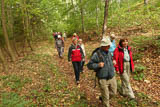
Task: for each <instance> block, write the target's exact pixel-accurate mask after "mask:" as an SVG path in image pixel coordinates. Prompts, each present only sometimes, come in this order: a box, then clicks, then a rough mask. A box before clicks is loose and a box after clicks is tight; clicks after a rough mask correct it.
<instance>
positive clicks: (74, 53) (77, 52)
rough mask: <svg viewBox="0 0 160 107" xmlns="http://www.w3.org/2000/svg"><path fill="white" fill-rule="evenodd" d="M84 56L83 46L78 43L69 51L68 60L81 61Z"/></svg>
mask: <svg viewBox="0 0 160 107" xmlns="http://www.w3.org/2000/svg"><path fill="white" fill-rule="evenodd" d="M83 57H84V54H83V51H82V48H81V47H80V46H79V45H77V47H76V46H75V45H73V44H72V45H71V46H70V48H69V51H68V61H70V60H72V62H80V61H82V59H83Z"/></svg>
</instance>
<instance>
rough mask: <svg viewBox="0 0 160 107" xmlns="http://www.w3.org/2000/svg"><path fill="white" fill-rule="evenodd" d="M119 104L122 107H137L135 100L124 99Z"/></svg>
mask: <svg viewBox="0 0 160 107" xmlns="http://www.w3.org/2000/svg"><path fill="white" fill-rule="evenodd" d="M118 103H119V104H121V105H122V107H123V106H124V107H137V104H138V103H137V102H136V101H135V100H128V99H123V100H120V101H118Z"/></svg>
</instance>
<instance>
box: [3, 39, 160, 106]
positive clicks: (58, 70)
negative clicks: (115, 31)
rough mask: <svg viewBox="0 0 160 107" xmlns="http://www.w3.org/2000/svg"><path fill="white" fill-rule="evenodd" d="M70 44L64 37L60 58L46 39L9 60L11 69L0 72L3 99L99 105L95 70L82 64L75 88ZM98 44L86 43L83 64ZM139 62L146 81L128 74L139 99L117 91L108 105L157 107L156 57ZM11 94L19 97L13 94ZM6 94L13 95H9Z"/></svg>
mask: <svg viewBox="0 0 160 107" xmlns="http://www.w3.org/2000/svg"><path fill="white" fill-rule="evenodd" d="M70 44H71V38H67V40H66V42H65V52H64V58H63V59H60V58H59V57H58V53H57V50H56V49H55V46H54V42H53V41H48V40H47V41H41V42H39V43H38V44H37V45H34V47H35V50H34V51H32V52H28V54H27V55H26V56H22V57H19V59H18V60H17V61H16V62H15V63H10V64H9V69H10V71H9V72H1V75H0V80H1V81H0V93H1V95H0V97H1V98H2V96H3V97H4V98H3V99H2V102H6V101H7V102H10V103H12V102H18V101H19V102H22V103H24V102H23V101H21V100H23V97H25V98H26V99H25V100H27V101H28V100H30V101H31V102H30V103H31V104H33V105H35V106H47V107H53V106H54V107H57V106H58V107H101V102H100V100H99V96H100V92H99V87H98V84H97V87H96V88H94V85H95V81H94V80H95V73H94V72H93V71H91V70H88V69H87V67H86V66H84V73H82V74H81V75H80V87H77V85H76V83H75V76H74V71H73V67H72V63H71V62H68V60H67V54H68V48H69V46H70ZM97 47H99V42H98V41H88V42H86V43H85V49H86V56H87V58H86V59H87V60H86V63H87V62H88V61H89V57H90V55H91V52H92V51H93V50H94V49H95V48H97ZM147 55H148V54H147ZM147 61H149V62H147ZM142 62H143V63H144V64H146V66H147V71H150V72H147V71H145V80H147V81H145V80H143V81H136V80H134V79H133V76H132V77H131V84H132V87H133V90H134V92H135V95H136V97H137V100H138V102H134V101H128V99H127V98H125V97H122V96H120V95H119V93H117V95H116V96H115V97H114V98H112V99H111V100H110V104H111V107H121V106H132V107H133V105H139V104H140V105H141V106H142V105H143V106H145V107H158V106H157V105H158V104H159V103H157V102H158V101H159V96H160V93H159V91H156V90H160V87H159V73H158V70H159V68H158V67H159V65H157V64H160V63H159V58H156V59H155V58H154V59H151V58H149V57H147V58H142ZM155 62H156V63H155ZM155 66H157V70H155ZM116 78H117V81H118V82H117V83H118V88H119V85H120V79H119V76H118V75H117V76H116ZM148 82H149V83H148ZM157 84H158V85H157ZM13 93H14V94H16V95H19V97H18V98H17V97H16V96H12V94H13ZM9 95H11V96H12V97H10V98H8V96H9ZM21 96H22V98H21ZM14 97H16V98H14ZM14 99H15V101H14ZM27 105H28V104H27ZM141 106H140V107H141Z"/></svg>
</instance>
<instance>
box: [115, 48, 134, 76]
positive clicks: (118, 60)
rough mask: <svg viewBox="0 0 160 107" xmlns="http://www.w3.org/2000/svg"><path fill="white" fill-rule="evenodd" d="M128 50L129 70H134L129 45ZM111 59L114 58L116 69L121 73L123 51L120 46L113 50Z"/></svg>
mask: <svg viewBox="0 0 160 107" xmlns="http://www.w3.org/2000/svg"><path fill="white" fill-rule="evenodd" d="M128 52H129V56H130V65H131V71H132V72H133V71H134V63H133V57H132V51H131V47H129V46H128ZM113 59H114V60H116V65H115V68H116V71H119V73H120V74H122V73H123V66H124V51H123V49H122V47H121V46H118V47H117V48H116V49H115V50H114V55H113Z"/></svg>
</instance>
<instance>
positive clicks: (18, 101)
mask: <svg viewBox="0 0 160 107" xmlns="http://www.w3.org/2000/svg"><path fill="white" fill-rule="evenodd" d="M1 96H2V100H1V104H0V107H25V106H31V105H32V104H31V101H27V100H25V97H23V96H19V95H18V94H17V93H12V92H11V93H7V92H5V93H3V94H2V95H1Z"/></svg>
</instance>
